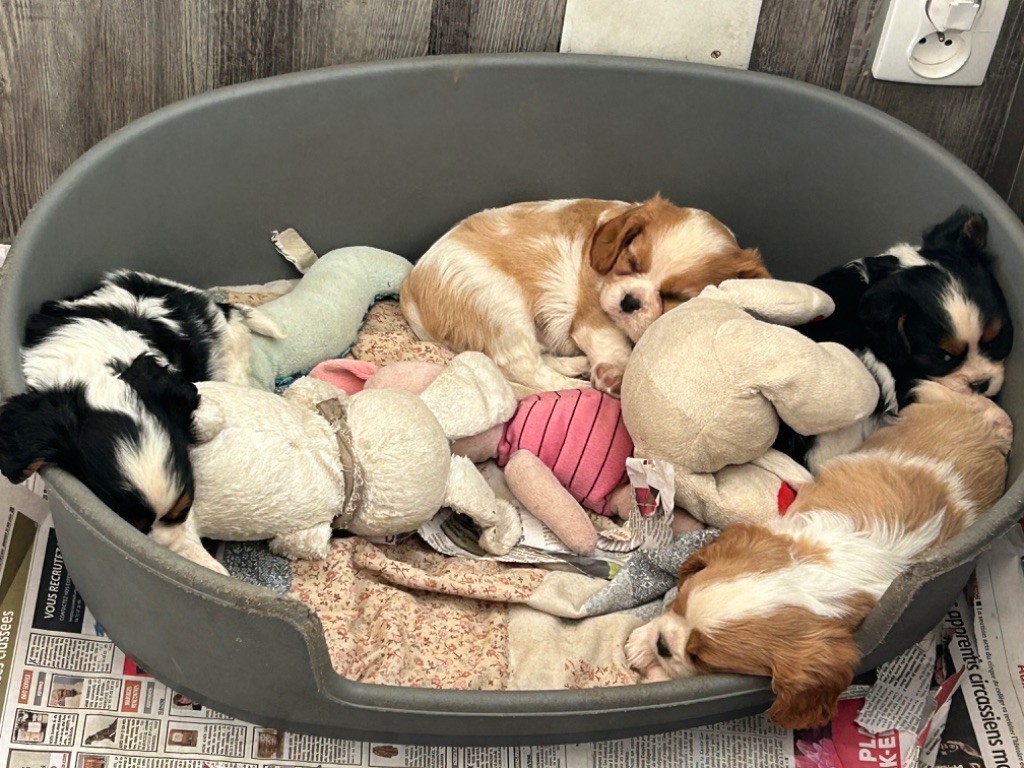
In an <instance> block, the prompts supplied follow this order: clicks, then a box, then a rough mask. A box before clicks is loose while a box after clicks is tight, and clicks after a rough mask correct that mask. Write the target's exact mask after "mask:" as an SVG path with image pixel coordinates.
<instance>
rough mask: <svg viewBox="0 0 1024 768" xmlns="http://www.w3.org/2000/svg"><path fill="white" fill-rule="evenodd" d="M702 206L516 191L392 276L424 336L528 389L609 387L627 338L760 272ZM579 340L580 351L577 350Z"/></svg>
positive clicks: (754, 256)
mask: <svg viewBox="0 0 1024 768" xmlns="http://www.w3.org/2000/svg"><path fill="white" fill-rule="evenodd" d="M768 276H769V275H768V271H767V270H766V269H765V266H764V263H763V262H762V261H761V256H760V254H759V253H758V251H757V250H756V249H752V248H748V249H744V248H740V246H739V244H738V243H737V242H736V238H735V237H734V236H733V234H732V232H731V231H729V229H728V228H727V227H726V226H725V225H724V224H722V223H721V222H720V221H718V220H717V219H715V218H714V217H713V216H711V214H709V213H706V212H704V211H699V210H697V209H694V208H680V207H678V206H675V205H672V204H671V203H670V202H668V201H667V200H664V199H662V198H661V197H658V196H655V197H654V198H652V199H650V200H648V201H646V202H644V203H638V204H634V205H630V204H627V203H621V202H613V201H609V200H556V201H550V202H536V203H518V204H516V205H510V206H508V207H505V208H494V209H489V210H486V211H482V212H480V213H477V214H474V215H473V216H470V217H469V218H467V219H465V220H463V221H461V222H460V223H459V224H457V225H455V227H454V228H453V229H452V230H450V231H449V232H448V233H447V234H446V235H444V237H442V238H441V239H440V240H438V241H437V242H436V243H434V245H433V246H431V248H430V249H429V250H428V251H427V252H426V254H424V256H423V258H421V259H420V260H419V262H417V264H416V266H415V267H414V268H413V270H412V273H411V274H410V275H409V277H408V278H407V279H406V281H405V283H404V285H403V286H402V292H401V293H402V296H401V298H402V311H403V312H404V313H405V316H406V318H407V319H408V321H409V323H410V324H411V325H412V327H413V329H414V330H415V331H416V333H417V334H418V335H419V336H420V338H422V339H425V340H431V341H436V342H440V343H442V344H446V345H447V346H449V347H451V348H452V349H453V350H454V351H456V352H463V351H467V350H474V351H478V352H484V353H485V354H487V355H488V356H489V357H491V358H492V359H493V360H494V361H495V362H496V363H497V364H498V366H499V367H500V368H501V369H502V370H503V371H504V373H505V375H506V376H507V377H508V378H509V379H510V380H511V381H514V382H516V383H519V384H522V385H524V386H526V387H530V388H532V389H535V390H559V389H571V388H575V387H580V386H583V384H582V382H580V381H579V380H578V379H573V378H569V377H572V376H580V375H583V374H584V373H585V372H586V371H587V370H588V369H589V371H590V379H591V382H592V383H593V384H594V386H596V387H598V388H599V389H602V390H604V391H606V392H610V393H612V394H617V393H618V390H619V385H620V383H621V381H622V371H623V368H624V366H625V364H626V359H627V358H628V357H629V353H630V351H631V350H632V345H633V343H634V342H635V341H636V340H637V339H639V338H640V336H641V335H642V334H643V333H644V331H646V330H647V328H648V327H649V326H650V324H651V323H653V322H654V321H655V320H656V319H657V318H658V317H660V316H661V314H662V313H664V312H667V311H668V310H670V309H672V308H673V307H675V306H677V305H679V304H681V303H682V302H684V301H686V300H687V299H690V298H692V297H694V296H696V295H697V294H698V293H700V291H701V290H702V289H703V288H705V287H706V286H708V285H712V284H714V285H717V284H718V283H720V282H722V281H723V280H727V279H729V278H737V277H748V278H754V277H768ZM581 352H582V354H583V355H585V357H581V356H580V353H581Z"/></svg>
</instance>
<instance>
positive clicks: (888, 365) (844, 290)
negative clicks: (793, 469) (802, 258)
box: [776, 208, 1013, 470]
mask: <svg viewBox="0 0 1024 768" xmlns="http://www.w3.org/2000/svg"><path fill="white" fill-rule="evenodd" d="M987 236H988V222H987V221H986V220H985V217H984V216H983V215H982V214H981V213H977V212H974V211H971V210H968V209H967V208H961V209H960V210H958V211H956V212H955V213H954V214H952V215H951V216H950V217H949V218H947V219H946V220H945V221H943V222H941V223H939V224H936V225H935V226H933V227H931V228H930V229H928V230H927V231H926V232H925V233H924V236H923V240H922V243H921V245H920V246H912V245H908V244H907V243H901V244H898V245H895V246H893V247H892V248H891V249H889V251H887V252H886V253H883V254H881V255H879V256H871V257H868V258H864V259H858V260H857V261H852V262H850V263H849V264H846V265H844V266H842V267H838V268H836V269H833V270H831V271H829V272H826V273H825V274H824V275H822V276H820V277H819V278H818V279H816V280H815V281H814V282H813V283H812V284H813V285H814V286H815V287H817V288H820V289H821V290H823V291H825V293H827V294H828V295H829V296H831V297H832V299H833V301H835V304H836V310H835V312H834V313H833V314H832V315H831V316H830V317H828V318H826V319H825V320H822V321H820V322H816V323H809V324H807V325H804V326H801V327H800V328H798V330H800V331H801V332H802V333H804V334H805V335H806V336H809V337H810V338H812V339H814V340H815V341H834V342H838V343H840V344H843V345H844V346H846V347H848V348H850V349H852V350H853V351H854V352H856V353H858V355H860V357H861V359H862V360H863V361H864V364H865V365H866V366H867V367H868V369H869V370H870V371H871V372H872V373H873V374H874V375H875V377H876V378H877V379H878V383H879V386H880V388H881V390H882V394H883V397H882V399H881V401H880V402H879V408H878V411H877V412H876V414H875V416H874V417H872V418H870V419H869V420H868V422H866V423H864V424H860V425H857V426H856V427H855V428H853V429H852V430H845V431H844V434H836V435H829V436H825V437H819V438H815V439H812V438H805V437H801V436H799V435H794V434H792V432H791V431H790V430H786V429H783V430H782V431H781V432H780V439H779V441H778V442H777V443H776V448H779V449H780V450H782V451H784V452H786V453H788V454H789V455H791V456H792V457H793V458H795V459H797V460H798V461H806V463H807V464H808V465H809V466H810V468H811V469H812V470H814V469H815V468H816V467H817V466H818V465H819V464H820V463H821V462H823V461H827V460H828V459H829V458H831V457H832V456H835V455H838V454H839V453H842V452H846V451H848V450H852V449H853V448H856V446H857V444H859V442H860V440H861V439H862V438H863V436H864V435H866V434H870V432H871V431H872V430H873V429H875V428H876V427H877V426H878V425H880V424H881V423H884V421H885V419H886V418H887V416H890V415H892V414H895V413H896V412H897V411H898V410H899V408H900V407H901V406H903V405H906V403H907V402H908V401H909V400H910V399H911V398H910V395H911V391H912V390H913V388H914V386H915V385H916V384H917V383H918V382H919V381H922V380H930V381H937V382H939V383H940V384H942V385H943V386H946V387H949V388H950V389H952V390H954V391H957V392H977V393H979V394H982V395H985V396H986V397H994V396H995V395H996V394H998V393H999V390H1000V389H1001V388H1002V386H1003V377H1004V372H1005V360H1006V357H1007V355H1009V353H1010V348H1011V346H1012V344H1013V324H1012V322H1011V320H1010V315H1009V312H1008V311H1007V308H1006V299H1005V298H1004V297H1003V292H1002V290H1001V289H1000V287H999V283H998V282H997V281H996V278H995V275H994V273H993V271H992V265H993V261H994V259H993V257H992V255H991V254H990V253H989V252H988V251H987V250H986V247H987V239H988V238H987Z"/></svg>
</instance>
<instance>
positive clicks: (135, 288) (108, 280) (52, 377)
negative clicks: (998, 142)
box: [0, 271, 277, 532]
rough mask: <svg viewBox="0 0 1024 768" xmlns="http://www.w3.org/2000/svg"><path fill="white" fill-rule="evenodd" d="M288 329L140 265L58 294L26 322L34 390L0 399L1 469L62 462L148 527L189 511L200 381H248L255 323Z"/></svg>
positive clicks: (17, 471) (20, 476)
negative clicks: (77, 292)
mask: <svg viewBox="0 0 1024 768" xmlns="http://www.w3.org/2000/svg"><path fill="white" fill-rule="evenodd" d="M250 332H258V333H263V334H266V335H276V334H277V329H276V328H274V327H273V324H272V323H269V321H268V320H267V319H266V318H264V317H263V316H261V315H259V314H258V313H256V312H253V311H252V310H250V309H248V308H244V307H237V306H234V305H228V304H216V303H214V302H213V301H212V300H211V299H210V297H209V296H208V295H207V294H206V293H204V292H203V291H200V290H198V289H196V288H192V287H190V286H187V285H182V284H181V283H176V282H173V281H170V280H164V279H162V278H157V277H153V276H152V275H147V274H143V273H139V272H129V271H120V272H114V273H111V274H109V275H107V276H106V277H104V278H103V280H102V281H101V283H100V284H99V286H98V287H97V288H95V289H94V290H92V291H90V292H88V293H86V294H84V295H82V296H78V297H76V298H71V299H65V300H63V301H49V302H46V303H45V304H43V305H42V307H41V308H40V310H39V312H37V313H36V314H34V315H32V316H31V317H30V318H29V320H28V324H27V327H26V330H25V342H24V346H23V350H22V363H23V368H24V373H25V380H26V383H27V385H28V391H27V392H25V393H23V394H20V395H15V396H14V397H12V398H11V399H10V400H8V401H7V402H6V403H4V404H3V405H2V406H0V473H2V474H3V475H4V477H6V478H7V479H8V480H10V481H11V482H13V483H18V482H21V481H22V480H24V479H25V478H27V477H28V476H29V475H31V474H32V473H34V472H36V471H37V470H39V469H40V468H41V467H43V466H46V465H48V464H56V465H57V466H59V467H61V468H62V469H65V470H67V471H68V472H70V473H71V474H73V475H74V476H75V477H77V478H78V479H79V480H81V481H82V482H83V483H84V484H85V485H86V486H87V487H88V488H89V489H90V490H91V491H92V492H93V493H95V494H96V496H97V497H98V498H99V499H100V500H101V501H103V502H104V503H105V504H106V505H107V506H109V507H110V508H111V509H112V510H114V511H115V512H116V513H117V514H118V515H120V516H121V517H122V518H124V519H125V520H127V521H128V522H129V523H130V524H132V525H133V526H135V527H136V528H139V529H140V530H142V531H144V532H145V531H148V530H149V528H150V527H151V526H152V524H153V522H154V521H155V520H157V519H164V520H173V521H183V520H184V519H185V518H186V517H187V516H188V512H189V508H190V506H191V504H192V492H193V480H192V469H191V465H190V463H189V459H188V446H189V444H190V442H191V439H192V438H191V415H192V411H193V410H194V409H195V408H196V406H197V405H198V403H199V394H198V392H197V390H196V388H195V386H194V385H193V384H192V382H195V381H203V380H207V379H220V380H223V381H232V382H235V383H239V384H246V383H247V373H248V370H247V366H248V360H249V352H248V350H249V346H248V341H249V334H250Z"/></svg>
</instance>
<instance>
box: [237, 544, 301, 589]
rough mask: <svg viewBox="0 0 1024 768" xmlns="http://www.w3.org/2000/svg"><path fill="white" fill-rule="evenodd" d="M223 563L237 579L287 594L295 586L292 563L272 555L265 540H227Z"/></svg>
mask: <svg viewBox="0 0 1024 768" xmlns="http://www.w3.org/2000/svg"><path fill="white" fill-rule="evenodd" d="M220 562H221V564H222V565H223V566H224V567H225V568H227V569H228V573H230V574H231V575H232V576H234V577H235V578H236V579H239V580H241V581H244V582H247V583H249V584H255V585H257V586H260V587H267V588H268V589H271V590H273V591H274V592H278V593H280V594H286V593H287V592H288V590H290V589H291V587H292V564H291V563H290V562H289V561H288V559H287V558H285V557H281V556H279V555H274V554H271V552H270V550H269V549H268V548H267V542H265V541H225V542H224V544H223V546H222V547H221V551H220Z"/></svg>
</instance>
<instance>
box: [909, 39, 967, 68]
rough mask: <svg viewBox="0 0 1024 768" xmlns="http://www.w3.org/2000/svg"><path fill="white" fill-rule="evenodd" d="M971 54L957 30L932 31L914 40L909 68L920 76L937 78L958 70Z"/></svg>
mask: <svg viewBox="0 0 1024 768" xmlns="http://www.w3.org/2000/svg"><path fill="white" fill-rule="evenodd" d="M970 54H971V49H970V46H969V45H968V43H967V41H966V40H964V38H963V36H962V35H961V34H960V33H959V32H932V33H931V34H928V35H925V36H924V37H921V38H919V39H918V40H915V41H914V47H913V48H911V49H910V68H911V69H913V70H914V72H916V73H917V74H918V75H920V76H921V77H927V78H929V79H933V80H937V79H939V78H942V77H949V76H950V75H952V74H953V73H954V72H956V71H958V70H959V69H960V68H961V67H963V65H964V64H966V63H967V59H968V57H969V56H970Z"/></svg>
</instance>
